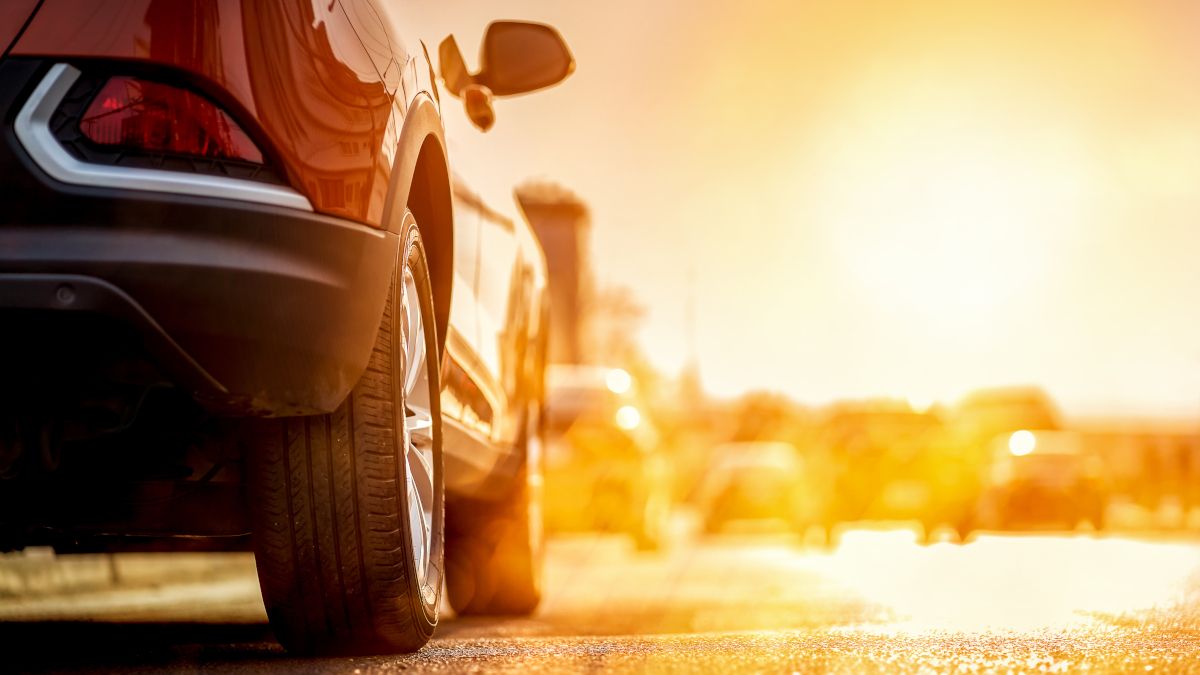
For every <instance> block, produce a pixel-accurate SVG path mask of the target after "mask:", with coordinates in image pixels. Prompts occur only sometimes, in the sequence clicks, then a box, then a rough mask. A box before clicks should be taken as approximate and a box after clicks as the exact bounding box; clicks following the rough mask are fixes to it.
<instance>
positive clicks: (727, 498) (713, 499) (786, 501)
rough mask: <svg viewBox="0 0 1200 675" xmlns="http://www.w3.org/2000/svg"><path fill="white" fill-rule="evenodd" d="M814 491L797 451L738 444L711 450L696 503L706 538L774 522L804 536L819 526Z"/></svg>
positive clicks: (766, 443)
mask: <svg viewBox="0 0 1200 675" xmlns="http://www.w3.org/2000/svg"><path fill="white" fill-rule="evenodd" d="M812 488H813V486H812V482H811V481H810V480H809V476H807V474H806V471H805V466H804V462H803V460H802V458H801V457H800V454H799V452H798V451H797V449H796V447H795V446H793V445H791V444H790V443H783V442H776V441H742V442H734V443H725V444H722V445H719V446H717V447H716V448H715V449H714V450H713V453H712V460H711V462H710V463H709V467H708V471H707V472H706V474H705V476H704V478H703V479H702V481H701V483H700V486H699V488H698V494H697V501H698V503H699V506H700V511H701V513H702V514H703V518H704V529H705V531H706V532H709V533H717V532H721V531H723V530H725V529H726V528H727V527H728V526H729V525H730V524H731V523H734V522H741V521H772V522H773V523H774V524H775V525H776V526H779V527H782V528H783V529H787V530H794V531H797V532H800V533H803V532H804V531H805V530H806V529H807V528H808V527H809V526H810V525H815V524H819V522H820V511H819V508H818V505H817V503H816V502H815V500H814V494H813V489H812Z"/></svg>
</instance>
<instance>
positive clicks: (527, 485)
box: [446, 406, 544, 616]
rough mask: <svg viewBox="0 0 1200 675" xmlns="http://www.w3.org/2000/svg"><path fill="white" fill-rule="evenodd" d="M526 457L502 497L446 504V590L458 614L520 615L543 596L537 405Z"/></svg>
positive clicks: (528, 426) (527, 431)
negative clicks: (494, 499) (509, 487)
mask: <svg viewBox="0 0 1200 675" xmlns="http://www.w3.org/2000/svg"><path fill="white" fill-rule="evenodd" d="M523 428H524V431H523V432H522V439H521V440H522V445H523V447H524V457H523V459H522V466H521V469H520V471H519V472H518V476H517V479H516V480H515V481H514V484H513V487H512V488H511V489H510V491H509V492H508V493H507V494H506V495H505V496H504V497H502V498H501V499H499V500H496V501H483V500H473V499H463V500H455V501H453V502H452V503H451V504H450V505H449V506H447V509H446V537H447V539H448V540H449V541H448V543H447V545H446V591H447V593H449V599H450V606H451V607H452V608H454V611H455V612H457V613H458V614H460V615H469V614H475V615H509V616H513V615H523V614H529V613H530V612H532V611H533V610H534V609H536V608H537V605H538V603H539V602H540V601H541V598H542V557H543V538H544V537H543V535H544V530H543V527H544V524H543V515H542V448H543V443H542V441H543V438H542V427H541V410H540V408H539V407H538V406H531V407H530V410H529V412H528V413H527V414H526V420H525V424H524V427H523Z"/></svg>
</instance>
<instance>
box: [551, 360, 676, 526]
mask: <svg viewBox="0 0 1200 675" xmlns="http://www.w3.org/2000/svg"><path fill="white" fill-rule="evenodd" d="M546 420H547V424H546V474H545V485H546V487H545V494H546V500H545V504H546V526H547V528H548V529H551V530H554V531H559V532H570V531H593V530H594V531H601V532H617V533H622V534H627V535H629V536H630V537H632V538H633V541H634V543H635V544H636V545H637V547H638V548H639V549H641V550H653V549H657V548H659V547H660V546H661V545H662V544H663V538H664V535H665V530H666V527H667V519H668V516H669V511H670V492H671V485H670V476H669V470H668V465H667V461H666V458H665V457H664V456H663V454H662V451H661V449H660V447H659V436H658V433H657V431H656V430H655V428H654V424H653V422H652V420H650V418H649V416H648V415H647V414H646V409H645V405H644V404H643V403H642V402H641V400H640V399H639V397H638V394H637V382H636V381H635V380H634V378H633V377H632V376H631V375H630V374H629V373H628V372H626V371H625V370H622V369H620V368H610V367H605V366H588V365H552V366H550V367H549V368H548V370H547V376H546Z"/></svg>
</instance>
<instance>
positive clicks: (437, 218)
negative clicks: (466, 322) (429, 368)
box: [383, 93, 454, 354]
mask: <svg viewBox="0 0 1200 675" xmlns="http://www.w3.org/2000/svg"><path fill="white" fill-rule="evenodd" d="M391 180H392V184H391V186H390V189H389V190H388V198H387V201H386V202H385V204H384V208H383V223H384V226H385V227H386V228H387V229H388V231H390V232H392V233H395V234H399V233H400V231H401V227H402V225H403V223H404V209H405V208H406V207H407V208H408V210H410V211H412V213H413V216H414V217H415V218H416V220H417V227H418V228H419V229H420V232H421V237H422V240H423V242H424V245H425V254H426V258H427V260H428V264H429V275H430V285H431V286H432V289H433V304H434V313H435V314H436V316H437V338H438V348H439V350H440V351H441V352H442V353H443V354H444V353H445V346H446V331H447V329H448V327H449V321H450V303H451V302H453V298H452V297H451V293H450V290H451V286H452V283H453V279H454V211H453V207H452V206H451V198H450V194H451V193H450V164H449V160H448V159H447V155H446V136H445V131H444V130H443V128H442V118H441V113H440V112H439V110H438V107H437V104H436V103H435V102H434V101H433V99H432V98H430V97H429V96H428V95H427V94H425V93H421V94H418V95H417V96H416V97H415V98H414V99H413V101H412V103H411V104H410V105H409V108H408V113H407V114H406V115H405V116H404V126H403V127H402V128H401V131H400V141H399V143H398V144H397V148H396V159H395V161H394V162H393V164H392V179H391Z"/></svg>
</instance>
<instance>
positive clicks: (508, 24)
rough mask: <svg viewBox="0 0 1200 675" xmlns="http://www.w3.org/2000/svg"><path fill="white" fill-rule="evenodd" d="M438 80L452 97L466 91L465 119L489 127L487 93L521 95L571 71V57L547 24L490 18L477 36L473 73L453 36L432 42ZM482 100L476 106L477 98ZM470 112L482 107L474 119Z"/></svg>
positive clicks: (491, 119)
mask: <svg viewBox="0 0 1200 675" xmlns="http://www.w3.org/2000/svg"><path fill="white" fill-rule="evenodd" d="M438 60H439V65H440V67H441V75H442V80H443V81H445V84H446V89H447V91H449V92H450V94H451V95H452V96H456V97H460V98H463V97H464V92H468V93H469V98H470V103H471V104H470V105H468V107H467V113H468V116H470V117H471V121H472V122H474V123H475V125H476V126H478V127H480V128H481V129H484V130H485V131H486V130H487V127H490V126H491V122H492V121H493V119H494V114H493V113H492V111H491V106H490V97H492V96H515V95H518V94H527V93H529V92H532V91H537V90H539V89H545V88H546V87H549V86H552V85H555V84H558V83H559V82H562V81H563V80H564V79H566V78H567V76H568V75H570V74H571V73H572V72H574V70H575V58H574V57H573V56H571V50H570V49H569V48H568V47H567V43H566V41H564V40H563V38H562V35H560V34H559V33H558V31H557V30H555V29H554V28H553V27H552V26H547V25H545V24H541V23H529V22H525V21H494V22H492V23H491V24H490V25H489V26H488V27H487V32H486V33H484V36H483V46H482V48H481V50H480V55H479V72H478V73H475V74H474V75H471V74H470V73H469V72H468V71H467V66H466V63H465V62H464V60H463V57H462V51H461V50H460V49H459V48H458V43H457V42H456V41H455V39H454V36H453V35H451V36H448V37H447V38H446V39H444V40H442V43H441V44H440V45H438ZM481 96H485V97H487V99H488V102H487V103H488V104H487V105H482V104H481V100H480V97H481ZM475 111H486V112H483V113H482V114H480V115H479V116H480V117H481V119H476V115H475V114H473V113H474V112H475Z"/></svg>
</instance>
